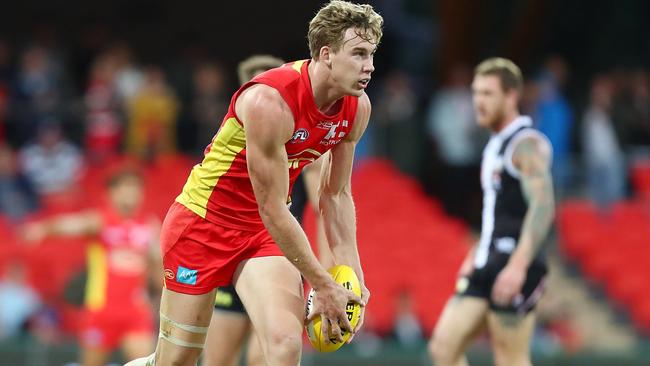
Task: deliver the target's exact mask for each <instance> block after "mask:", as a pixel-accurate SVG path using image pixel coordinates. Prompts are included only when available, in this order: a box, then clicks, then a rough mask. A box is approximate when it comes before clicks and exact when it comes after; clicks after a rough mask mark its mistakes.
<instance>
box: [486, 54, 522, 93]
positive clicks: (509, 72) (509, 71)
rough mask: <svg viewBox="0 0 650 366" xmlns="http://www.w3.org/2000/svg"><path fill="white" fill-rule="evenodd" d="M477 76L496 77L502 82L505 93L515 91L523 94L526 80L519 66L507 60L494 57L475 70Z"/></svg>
mask: <svg viewBox="0 0 650 366" xmlns="http://www.w3.org/2000/svg"><path fill="white" fill-rule="evenodd" d="M474 75H475V76H479V75H481V76H485V75H494V76H496V77H498V78H499V80H500V81H501V88H502V89H503V91H506V92H507V91H509V90H513V89H514V90H515V91H517V92H519V93H521V91H522V89H523V86H524V78H523V76H522V75H521V70H520V69H519V66H517V65H515V63H514V62H512V61H510V60H508V59H507V58H501V57H492V58H489V59H487V60H485V61H483V62H481V63H480V64H479V65H478V66H476V69H475V70H474Z"/></svg>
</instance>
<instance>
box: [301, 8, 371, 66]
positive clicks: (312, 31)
mask: <svg viewBox="0 0 650 366" xmlns="http://www.w3.org/2000/svg"><path fill="white" fill-rule="evenodd" d="M383 25H384V18H382V17H381V15H379V14H378V13H377V12H375V10H374V9H373V8H372V6H371V5H367V4H364V5H362V4H353V3H350V2H347V1H341V0H332V1H330V2H329V3H328V4H327V5H325V6H323V7H322V8H321V9H320V10H319V11H318V13H316V16H314V18H313V19H312V20H311V21H310V22H309V32H308V33H307V40H308V41H309V52H310V53H311V57H312V58H313V59H314V60H318V55H319V54H320V49H321V48H322V47H324V46H330V47H331V48H332V50H333V51H334V52H336V51H338V50H339V49H340V48H341V46H343V38H344V36H345V31H346V30H348V29H349V28H354V29H355V30H356V32H357V35H359V37H361V38H362V39H364V40H366V41H368V42H370V43H373V44H376V45H378V44H379V41H381V36H382V34H383V31H382V27H383Z"/></svg>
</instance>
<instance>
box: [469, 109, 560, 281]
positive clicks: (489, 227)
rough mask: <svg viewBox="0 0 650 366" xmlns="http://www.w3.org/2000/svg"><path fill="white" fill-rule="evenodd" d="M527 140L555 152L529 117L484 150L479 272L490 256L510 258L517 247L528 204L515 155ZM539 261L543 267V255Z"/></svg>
mask: <svg viewBox="0 0 650 366" xmlns="http://www.w3.org/2000/svg"><path fill="white" fill-rule="evenodd" d="M526 137H534V138H538V139H540V140H541V141H543V143H545V144H548V149H549V151H551V150H550V149H551V144H550V142H549V141H548V139H547V138H546V136H544V135H543V134H542V133H541V132H539V131H537V130H536V129H534V128H533V127H532V120H531V118H530V117H527V116H520V117H518V118H516V119H515V120H514V121H512V122H511V123H510V124H508V125H507V126H506V127H505V128H504V129H502V130H501V131H499V132H498V133H495V134H493V135H492V136H491V137H490V140H489V141H488V143H487V145H486V146H485V149H484V150H483V160H482V162H481V186H482V188H483V222H482V227H481V239H480V241H479V243H478V247H477V249H476V254H475V257H474V265H475V267H476V268H482V267H483V266H485V264H486V263H487V261H488V257H489V255H490V254H492V253H504V254H510V253H512V252H513V251H514V249H515V248H516V247H517V242H518V240H519V234H520V232H521V226H522V223H523V221H524V216H525V215H526V210H527V208H528V204H527V203H526V200H525V198H524V195H523V193H522V189H521V185H520V182H519V177H520V174H519V171H518V170H517V168H516V167H515V166H514V164H513V162H512V154H513V152H514V148H515V147H516V146H517V144H518V143H519V141H521V140H522V139H523V138H526ZM536 260H537V261H541V262H542V263H543V261H544V259H543V255H541V254H540V255H538V257H537V258H536Z"/></svg>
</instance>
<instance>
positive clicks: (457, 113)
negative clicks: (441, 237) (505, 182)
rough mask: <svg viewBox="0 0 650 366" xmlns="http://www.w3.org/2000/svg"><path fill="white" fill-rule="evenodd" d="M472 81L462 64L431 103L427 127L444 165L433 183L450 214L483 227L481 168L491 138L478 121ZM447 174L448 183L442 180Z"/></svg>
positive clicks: (466, 67)
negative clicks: (470, 86) (488, 140)
mask: <svg viewBox="0 0 650 366" xmlns="http://www.w3.org/2000/svg"><path fill="white" fill-rule="evenodd" d="M471 79H472V74H471V70H470V69H469V67H468V66H467V65H461V64H459V65H457V66H455V67H454V68H453V70H451V73H450V75H449V80H448V82H447V85H446V86H445V87H443V88H442V89H440V91H439V92H438V93H436V95H435V96H434V97H433V99H432V100H431V104H430V106H429V111H428V115H427V122H426V123H427V125H426V127H427V131H428V132H429V137H430V138H431V140H432V141H433V142H434V144H435V152H434V154H435V155H436V156H438V157H439V160H440V163H441V166H440V167H439V169H437V170H438V172H437V174H434V178H433V179H435V180H436V184H440V188H439V197H440V199H441V200H442V202H443V204H444V205H445V209H446V211H447V212H448V213H449V214H451V215H454V216H457V217H460V218H463V219H465V220H469V221H470V222H473V223H479V222H480V211H481V187H480V185H479V169H480V168H479V164H480V158H481V150H482V149H483V145H484V144H485V141H487V134H486V133H485V132H484V131H482V130H481V129H480V128H479V126H478V124H477V123H476V119H475V118H474V107H473V104H472V91H471V90H470V88H469V85H470V83H471ZM443 174H444V176H445V179H439V177H440V176H441V175H443Z"/></svg>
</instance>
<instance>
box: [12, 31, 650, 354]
mask: <svg viewBox="0 0 650 366" xmlns="http://www.w3.org/2000/svg"><path fill="white" fill-rule="evenodd" d="M139 56H140V55H138V54H137V52H136V50H135V49H133V47H132V46H131V45H130V44H129V43H127V42H123V41H115V42H109V43H107V44H105V45H103V46H102V47H96V48H94V49H92V50H91V49H90V48H89V49H85V50H75V51H74V52H70V51H69V50H64V48H62V47H60V45H59V44H58V43H57V42H56V40H54V39H51V38H48V37H41V38H38V37H37V38H35V39H33V40H32V41H30V42H28V43H22V44H20V45H19V44H13V43H11V42H10V41H8V40H7V39H2V38H0V215H1V216H2V217H4V218H6V219H7V220H8V221H9V222H11V223H12V225H14V224H16V225H18V224H20V223H21V221H22V220H23V219H24V218H25V217H28V215H30V214H31V213H34V212H36V211H38V210H39V207H40V206H41V204H42V202H43V201H44V200H48V199H51V198H52V197H57V196H58V195H65V194H68V193H70V192H73V191H74V190H75V187H76V186H77V185H78V184H79V178H80V176H81V175H82V174H83V172H84V170H85V169H86V168H87V167H88V166H90V165H92V166H98V165H102V164H104V163H106V162H108V161H111V160H112V159H113V158H115V157H117V156H121V155H123V154H128V155H131V156H136V157H138V158H139V159H140V160H141V161H144V162H154V161H156V159H157V158H158V157H160V156H164V155H169V154H175V153H184V154H189V155H192V156H197V157H198V156H199V155H200V154H201V152H202V150H203V148H204V147H205V146H206V145H207V144H208V143H209V142H210V139H211V138H212V136H213V134H214V133H215V132H216V130H217V128H218V126H219V124H220V122H221V117H222V116H223V114H224V112H225V111H226V108H227V105H228V102H229V97H230V95H231V94H232V92H233V91H234V89H235V85H234V82H233V80H234V79H235V78H234V76H235V72H234V70H226V69H225V68H224V66H222V64H221V63H220V61H219V60H218V59H216V58H213V57H209V56H207V54H206V53H204V52H200V51H197V52H193V53H188V54H187V56H186V58H185V59H183V60H182V61H181V62H174V63H169V64H166V63H164V62H161V63H159V64H150V63H145V62H141V61H140V58H139ZM278 56H283V55H278ZM414 57H426V55H425V56H422V55H420V56H417V55H416V56H414ZM416 64H418V65H421V64H419V63H416ZM522 66H524V70H525V71H526V72H527V82H526V86H525V90H524V98H523V104H522V106H521V107H522V111H523V113H525V114H529V115H531V116H532V117H533V120H534V121H535V123H536V126H537V127H538V128H539V129H540V130H541V131H542V132H544V133H545V134H546V135H547V136H548V137H549V139H550V141H551V143H552V145H553V148H554V158H553V174H554V179H555V185H556V189H557V192H558V195H559V196H560V197H569V196H575V195H580V196H587V197H589V198H590V199H592V200H593V201H595V202H597V203H598V205H599V206H600V207H601V208H602V209H604V210H606V209H607V207H608V206H609V205H611V204H612V203H614V202H617V201H619V200H622V199H624V198H626V197H629V196H630V195H632V194H633V193H634V192H633V191H632V190H631V188H630V184H629V180H628V173H629V171H630V169H632V168H633V167H634V166H635V165H636V164H641V163H643V162H644V161H648V160H650V74H649V71H648V70H647V69H642V68H638V69H634V68H629V69H628V68H616V69H612V70H606V71H603V72H602V73H598V74H596V75H593V76H592V78H591V80H589V81H588V82H587V83H583V84H585V85H579V84H578V85H577V87H576V85H575V84H572V83H574V80H572V78H571V68H572V67H579V66H578V65H569V64H568V63H567V61H566V60H565V59H563V58H562V56H560V55H550V56H549V57H547V58H546V59H545V61H544V62H543V63H542V65H541V67H540V68H539V69H526V67H525V66H526V65H522ZM472 72H473V70H472V65H470V64H463V63H459V64H457V65H456V66H455V67H454V68H453V69H451V70H450V71H449V72H448V73H447V74H446V75H440V76H439V77H438V78H437V79H439V80H440V82H439V83H438V84H439V85H438V86H436V87H435V88H433V87H431V85H429V83H428V82H425V81H423V79H422V78H421V76H422V71H421V70H418V69H417V68H414V67H410V66H409V65H405V66H404V67H401V68H394V69H390V70H383V71H382V72H381V73H379V75H380V77H378V78H377V79H373V84H374V85H373V86H371V88H370V90H369V93H370V94H371V95H370V96H371V99H372V100H373V105H374V108H373V115H372V117H371V118H372V120H371V125H370V127H369V130H368V134H367V136H366V137H365V138H364V140H363V141H362V143H361V145H360V147H359V155H360V159H363V157H365V156H380V157H386V158H389V159H391V160H392V161H393V162H394V163H395V164H396V165H397V166H398V167H400V169H401V170H402V171H404V172H406V173H409V174H412V175H415V176H417V177H419V178H420V179H421V180H422V183H423V185H424V186H425V187H426V188H427V190H428V191H429V192H430V193H432V194H433V195H435V196H437V197H438V198H439V199H440V200H441V202H442V203H443V205H444V206H445V209H446V210H447V212H448V213H449V214H451V215H454V216H458V217H460V218H462V219H464V220H466V221H468V222H469V223H471V224H472V226H473V227H474V228H477V227H478V225H479V223H480V211H481V209H480V207H481V192H480V187H479V179H478V176H479V164H480V158H481V151H482V149H483V146H484V144H485V142H486V141H487V138H488V135H487V132H486V131H483V130H481V129H480V128H479V127H478V126H477V125H476V123H475V121H474V113H473V107H472V93H471V88H470V84H471V80H472ZM575 90H579V92H575ZM569 91H571V92H569ZM0 245H1V243H0ZM0 278H1V279H0V304H2V306H1V307H0V339H2V338H5V337H9V336H11V335H14V334H16V333H19V332H20V330H21V329H22V328H21V327H24V326H25V324H27V323H29V322H28V319H32V321H33V320H34V319H36V321H37V323H38V324H46V323H48V319H49V317H48V315H47V314H45V315H42V313H39V314H40V315H38V317H36V318H34V317H33V315H34V314H37V313H38V311H37V309H38V308H39V303H40V300H39V298H38V294H37V293H36V292H35V291H34V290H33V289H31V288H30V287H29V284H28V283H27V281H26V280H25V276H24V271H23V268H22V266H21V264H20V263H14V264H11V265H7V266H5V269H4V273H3V274H2V276H1V277H0ZM396 301H397V303H398V305H397V306H396V308H397V309H399V311H398V315H397V318H396V319H397V320H396V325H395V329H394V334H393V337H394V338H395V339H397V340H398V341H400V342H403V343H405V344H421V342H423V337H425V336H426V335H425V334H423V331H422V329H421V328H420V326H419V325H418V322H417V319H415V318H414V316H413V313H412V310H411V307H412V304H411V299H410V298H409V297H408V294H404V295H400V296H399V298H398V299H396ZM30 316H32V318H30ZM546 324H548V328H549V329H550V330H549V332H550V333H548V334H556V333H557V334H560V336H558V337H560V338H561V335H562V334H565V335H566V334H567V333H569V334H571V332H570V331H567V330H566V329H563V328H562V326H561V324H560V325H558V324H556V323H554V322H553V321H549V322H547V323H546ZM553 332H555V333H553ZM45 333H47V332H45ZM45 333H44V334H45ZM568 337H569V338H570V337H571V335H569V336H568ZM365 339H366V340H367V341H368V342H371V343H372V342H373V340H372V339H373V338H372V337H371V336H368V337H366V338H365Z"/></svg>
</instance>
